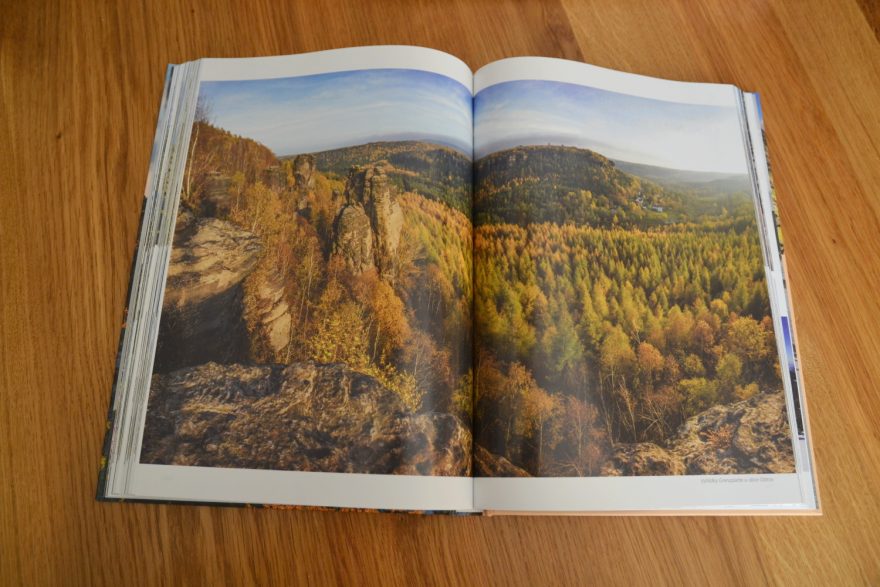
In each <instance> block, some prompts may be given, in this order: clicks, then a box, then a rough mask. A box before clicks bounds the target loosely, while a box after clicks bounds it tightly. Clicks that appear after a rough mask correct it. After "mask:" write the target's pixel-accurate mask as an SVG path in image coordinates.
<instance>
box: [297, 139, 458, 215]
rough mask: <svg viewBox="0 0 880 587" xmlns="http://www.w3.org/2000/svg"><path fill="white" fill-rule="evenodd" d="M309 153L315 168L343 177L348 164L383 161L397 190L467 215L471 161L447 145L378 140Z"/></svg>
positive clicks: (349, 165)
mask: <svg viewBox="0 0 880 587" xmlns="http://www.w3.org/2000/svg"><path fill="white" fill-rule="evenodd" d="M313 155H314V157H315V165H316V167H317V168H318V170H320V171H321V172H322V173H325V174H331V175H336V176H338V177H340V178H344V177H346V176H347V175H348V172H349V170H350V169H351V168H352V166H355V165H367V164H370V163H377V162H379V161H385V162H386V163H387V169H386V173H387V174H388V178H389V179H390V180H391V181H392V183H393V184H394V185H395V186H396V187H397V188H398V189H399V190H401V191H403V192H417V193H419V194H421V195H423V196H425V197H427V198H430V199H433V200H437V201H440V202H443V203H445V204H447V205H448V206H450V207H452V208H455V209H456V210H459V211H461V212H462V213H464V214H466V215H468V216H470V213H471V183H470V181H468V179H469V178H470V177H471V171H472V164H471V160H470V158H469V157H467V156H465V155H463V154H462V153H461V152H460V151H458V150H457V149H455V148H452V147H450V146H448V145H442V144H437V143H433V142H428V141H379V142H372V143H366V144H362V145H353V146H351V147H342V148H339V149H331V150H329V151H320V152H317V153H313ZM284 158H289V157H283V158H282V159H284Z"/></svg>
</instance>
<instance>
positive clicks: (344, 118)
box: [199, 69, 472, 156]
mask: <svg viewBox="0 0 880 587" xmlns="http://www.w3.org/2000/svg"><path fill="white" fill-rule="evenodd" d="M199 92H200V93H199V97H200V99H201V98H202V97H204V98H205V99H207V101H208V103H209V104H210V106H211V111H212V115H211V121H212V123H213V124H214V125H216V126H219V127H222V128H225V129H226V130H228V131H230V132H233V133H235V134H237V135H241V136H244V137H248V138H252V139H254V140H256V141H259V142H261V143H263V144H264V145H266V146H267V147H269V148H270V149H272V151H274V152H275V154H276V155H279V156H281V155H295V154H299V153H312V152H317V151H323V150H327V149H334V148H337V147H346V146H352V145H360V144H363V143H368V142H371V141H381V140H403V139H419V140H428V141H434V142H440V143H443V144H448V145H450V146H454V147H456V148H457V149H459V150H461V151H463V152H465V153H467V154H468V155H470V151H471V132H472V130H471V129H472V126H471V106H472V105H471V96H470V91H469V89H468V88H465V87H464V86H462V85H461V84H460V83H459V82H457V81H455V80H452V79H450V78H448V77H446V76H442V75H439V74H435V73H429V72H425V71H416V70H411V69H367V70H356V71H346V72H339V73H327V74H319V75H308V76H300V77H286V78H276V79H261V80H245V81H211V82H202V84H201V87H200V89H199Z"/></svg>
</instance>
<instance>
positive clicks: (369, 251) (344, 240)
mask: <svg viewBox="0 0 880 587" xmlns="http://www.w3.org/2000/svg"><path fill="white" fill-rule="evenodd" d="M344 197H345V205H344V206H343V207H342V209H341V210H340V211H339V214H338V215H337V217H336V221H335V224H334V241H333V251H334V252H335V253H336V254H339V255H341V256H342V258H343V259H344V260H345V262H346V264H347V265H348V266H349V267H350V268H351V269H352V270H353V271H355V272H358V273H360V272H363V271H365V270H366V269H367V268H369V267H375V268H376V270H377V271H378V272H379V275H380V276H381V277H382V278H383V279H384V280H386V281H388V282H391V281H392V280H393V278H394V267H395V260H396V258H397V248H398V245H399V244H400V233H401V229H402V228H403V210H402V209H401V207H400V203H399V202H398V201H397V193H396V191H395V190H394V189H393V188H392V186H391V183H390V181H389V179H388V176H387V175H386V173H385V168H384V166H383V165H382V164H376V165H370V166H367V167H353V168H352V169H351V171H350V172H349V174H348V180H347V181H346V184H345V195H344ZM367 240H369V243H367V242H366V241H367Z"/></svg>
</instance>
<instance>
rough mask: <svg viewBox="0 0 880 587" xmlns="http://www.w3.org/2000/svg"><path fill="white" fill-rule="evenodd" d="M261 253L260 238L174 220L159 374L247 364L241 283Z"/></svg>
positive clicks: (189, 219) (207, 221) (209, 221)
mask: <svg viewBox="0 0 880 587" xmlns="http://www.w3.org/2000/svg"><path fill="white" fill-rule="evenodd" d="M261 250H262V247H261V245H260V241H259V238H258V237H257V236H255V235H253V234H251V233H249V232H247V231H244V230H241V229H239V228H237V227H236V226H234V225H232V224H230V223H228V222H224V221H222V220H218V219H216V218H204V219H198V220H196V219H194V218H193V216H192V215H191V214H189V213H187V212H182V213H181V214H180V215H179V216H178V219H177V228H176V230H175V236H174V246H173V248H172V251H171V262H170V265H169V267H168V280H167V283H166V287H165V297H164V300H163V303H162V319H161V321H160V324H159V330H160V335H159V345H158V347H157V349H156V364H155V370H156V371H157V372H167V371H171V370H174V369H177V368H179V367H183V366H187V365H195V364H199V363H204V362H205V361H208V360H214V361H223V362H240V361H246V360H248V357H249V347H250V344H249V339H248V334H247V328H246V326H245V323H244V320H243V318H242V300H243V295H244V292H243V288H242V282H243V281H244V280H245V278H246V277H247V276H248V275H249V274H250V273H251V271H253V269H254V267H255V266H256V264H257V261H258V260H259V254H260V252H261Z"/></svg>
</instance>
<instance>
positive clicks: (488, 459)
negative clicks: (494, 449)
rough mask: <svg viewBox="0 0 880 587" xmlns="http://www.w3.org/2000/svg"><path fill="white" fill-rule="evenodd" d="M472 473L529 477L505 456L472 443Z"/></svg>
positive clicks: (480, 475) (486, 475) (489, 475)
mask: <svg viewBox="0 0 880 587" xmlns="http://www.w3.org/2000/svg"><path fill="white" fill-rule="evenodd" d="M474 474H475V475H477V476H478V477H530V475H529V474H528V473H527V472H526V471H525V470H524V469H520V468H519V467H517V466H516V465H514V464H513V463H511V462H510V461H508V460H507V459H506V458H504V457H502V456H499V455H496V454H493V453H491V452H489V451H488V450H486V449H485V448H483V447H482V446H480V445H479V444H474Z"/></svg>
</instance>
